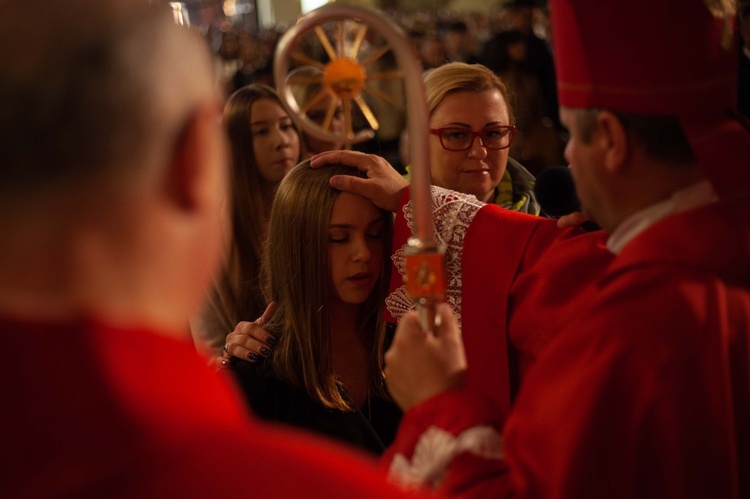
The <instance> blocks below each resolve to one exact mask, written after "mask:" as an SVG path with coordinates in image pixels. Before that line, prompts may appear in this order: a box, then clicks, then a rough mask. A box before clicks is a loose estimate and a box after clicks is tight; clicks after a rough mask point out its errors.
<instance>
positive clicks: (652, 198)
mask: <svg viewBox="0 0 750 499" xmlns="http://www.w3.org/2000/svg"><path fill="white" fill-rule="evenodd" d="M644 170H645V171H647V172H648V176H647V177H643V178H640V179H635V180H633V181H631V182H630V183H624V184H622V185H621V186H620V189H619V194H614V195H613V196H611V201H612V203H611V206H613V207H616V209H612V213H613V216H612V217H611V221H610V223H605V224H601V226H602V228H604V229H605V230H606V231H607V232H608V233H609V234H612V232H614V231H615V230H616V229H617V227H619V226H620V224H622V223H623V222H624V221H625V220H627V219H628V218H630V217H631V216H633V215H634V214H636V213H638V212H640V211H642V210H644V209H646V208H648V207H649V206H653V205H655V204H656V203H659V202H661V201H664V200H666V199H669V198H670V197H671V196H672V195H673V194H674V193H675V192H677V191H680V190H682V189H685V188H686V187H689V186H691V185H693V184H695V183H697V182H700V181H701V180H705V178H706V176H705V174H704V173H703V171H702V170H700V168H698V167H690V166H684V167H681V166H666V167H665V166H664V165H658V164H654V165H652V166H646V168H645V169H644Z"/></svg>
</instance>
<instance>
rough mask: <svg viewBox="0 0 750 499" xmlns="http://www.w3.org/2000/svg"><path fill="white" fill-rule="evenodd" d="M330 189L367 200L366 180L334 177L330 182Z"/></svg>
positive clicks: (341, 176)
mask: <svg viewBox="0 0 750 499" xmlns="http://www.w3.org/2000/svg"><path fill="white" fill-rule="evenodd" d="M330 184H331V187H333V188H334V189H338V190H340V191H344V192H350V193H352V194H358V195H360V196H363V197H366V198H368V199H369V196H368V194H369V189H368V183H367V180H365V179H362V178H359V177H353V176H351V175H334V176H333V177H331V180H330Z"/></svg>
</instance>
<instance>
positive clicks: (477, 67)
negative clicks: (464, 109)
mask: <svg viewBox="0 0 750 499" xmlns="http://www.w3.org/2000/svg"><path fill="white" fill-rule="evenodd" d="M424 85H425V92H426V94H427V109H428V110H429V112H430V114H432V113H433V112H434V111H435V109H436V108H437V107H438V105H440V103H441V102H442V101H443V99H444V98H445V96H446V95H449V94H453V93H456V92H473V93H478V92H484V91H486V90H498V91H500V94H502V96H503V99H504V100H505V102H506V103H507V104H508V113H509V114H510V122H511V123H513V121H514V119H513V111H512V108H511V106H510V100H509V94H508V90H507V88H506V86H505V84H504V83H503V81H502V80H501V79H500V78H499V77H498V76H497V75H496V74H495V73H493V72H492V71H491V70H490V69H489V68H487V67H485V66H482V65H481V64H466V63H463V62H449V63H447V64H443V65H442V66H439V67H437V68H435V69H431V70H429V71H426V72H425V75H424Z"/></svg>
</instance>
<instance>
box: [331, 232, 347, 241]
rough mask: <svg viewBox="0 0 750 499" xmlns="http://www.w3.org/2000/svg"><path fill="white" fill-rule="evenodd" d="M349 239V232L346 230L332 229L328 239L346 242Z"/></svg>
mask: <svg viewBox="0 0 750 499" xmlns="http://www.w3.org/2000/svg"><path fill="white" fill-rule="evenodd" d="M348 240H349V233H348V232H344V231H340V230H337V231H331V232H329V233H328V241H329V242H332V243H345V242H347V241H348Z"/></svg>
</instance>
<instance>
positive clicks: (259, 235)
mask: <svg viewBox="0 0 750 499" xmlns="http://www.w3.org/2000/svg"><path fill="white" fill-rule="evenodd" d="M260 99H271V100H273V101H276V102H278V103H279V106H281V107H282V108H283V106H282V105H281V101H280V100H279V96H278V94H277V93H276V91H275V90H274V89H273V88H271V87H269V86H267V85H263V84H253V85H248V86H246V87H243V88H241V89H239V90H237V91H236V92H235V93H234V94H232V95H231V96H230V97H229V99H228V100H227V104H226V106H225V108H224V124H225V127H226V130H227V134H228V137H229V142H230V147H231V152H232V170H231V195H232V208H231V221H232V240H231V243H230V246H229V251H228V255H227V258H226V262H225V265H224V268H223V270H222V271H221V273H220V275H219V280H218V282H217V285H216V288H215V289H214V292H213V293H212V296H211V304H210V307H211V308H210V310H209V315H210V316H211V317H210V320H207V321H206V323H207V324H211V325H212V326H214V327H221V328H223V330H224V331H226V332H227V333H229V332H230V331H233V330H234V328H235V326H236V325H237V323H238V322H240V321H243V320H255V319H257V318H258V317H260V316H261V314H262V313H263V310H264V309H265V306H266V303H265V300H264V299H263V293H262V292H261V289H260V285H259V283H258V276H259V272H260V263H261V258H262V251H263V241H264V239H265V235H266V226H267V224H268V219H267V217H268V213H269V212H270V208H271V207H270V206H268V201H267V197H266V196H264V193H263V192H262V191H261V188H260V187H261V186H262V185H264V182H263V180H262V178H261V176H260V173H259V172H258V168H257V167H256V164H255V151H254V149H253V139H252V130H251V126H250V124H251V122H252V116H251V109H252V106H253V104H254V103H255V102H256V101H257V100H260ZM295 130H297V128H296V127H295ZM297 134H298V135H299V131H297ZM300 147H301V141H300ZM301 153H302V151H301V150H300V157H301ZM299 159H300V158H298V159H297V160H298V161H299Z"/></svg>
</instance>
